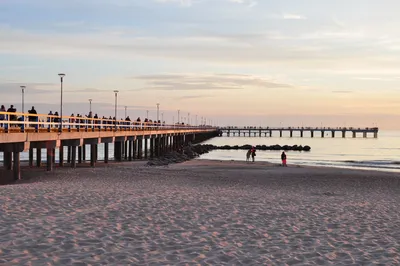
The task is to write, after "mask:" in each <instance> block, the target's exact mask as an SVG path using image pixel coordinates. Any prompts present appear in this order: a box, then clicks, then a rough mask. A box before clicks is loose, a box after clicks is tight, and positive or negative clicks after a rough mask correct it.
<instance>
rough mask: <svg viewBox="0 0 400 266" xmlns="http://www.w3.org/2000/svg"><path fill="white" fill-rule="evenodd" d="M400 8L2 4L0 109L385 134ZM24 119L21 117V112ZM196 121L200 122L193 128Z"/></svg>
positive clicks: (398, 52) (362, 3)
mask: <svg viewBox="0 0 400 266" xmlns="http://www.w3.org/2000/svg"><path fill="white" fill-rule="evenodd" d="M398 10H400V1H395V0H386V1H372V0H347V1H342V0H339V1H338V0H335V1H323V0H309V1H306V0H304V1H302V0H291V1H289V0H286V1H285V0H284V1H282V0H280V1H272V0H269V1H267V0H264V1H261V0H258V1H257V0H197V1H194V0H193V1H184V0H182V1H178V0H176V1H173V0H169V1H168V0H155V1H152V0H146V1H145V0H136V1H135V0H114V1H111V0H110V1H106V0H80V1H78V0H69V1H50V0H46V1H44V0H36V1H31V0H12V1H11V0H10V1H7V0H0V93H1V103H2V104H3V103H4V104H7V105H9V104H10V103H15V104H16V105H17V107H20V101H21V100H20V89H19V86H20V85H26V86H27V90H26V91H27V92H26V105H25V106H27V105H29V106H30V105H32V104H33V105H35V106H37V109H38V110H39V112H43V113H47V112H48V111H49V109H52V110H53V111H55V110H59V79H58V76H57V73H59V72H65V73H66V75H67V76H66V77H65V94H64V96H65V97H64V99H65V103H64V110H66V111H65V112H67V113H71V112H74V113H77V112H78V113H86V112H87V111H88V99H89V98H93V109H94V110H95V111H97V112H98V113H99V114H100V115H103V114H104V115H107V116H108V115H111V114H112V110H113V103H114V98H113V97H114V95H113V93H112V91H113V90H114V89H119V90H120V94H119V106H120V111H119V113H120V114H121V115H122V114H123V111H122V110H123V106H125V105H127V106H129V114H130V116H131V117H134V118H136V117H138V116H141V117H144V116H145V113H146V110H149V111H150V116H152V118H155V117H154V116H155V106H156V105H155V104H156V103H157V102H160V104H161V109H162V110H163V111H164V112H165V120H167V122H172V117H173V116H175V120H176V117H177V114H176V113H177V112H176V110H178V109H180V110H182V113H186V114H187V112H190V113H191V114H192V117H194V114H198V117H201V116H205V117H208V118H212V119H214V121H219V122H220V123H221V124H228V123H230V124H233V123H234V124H242V125H243V124H253V125H271V126H272V125H278V124H281V123H282V124H286V125H293V126H296V125H302V124H306V125H320V123H321V122H323V123H324V124H326V125H338V126H341V125H343V124H344V123H346V124H347V125H349V124H351V125H355V126H363V125H365V126H371V125H375V124H378V125H381V126H383V127H387V128H389V127H393V126H392V124H393V123H392V122H391V120H389V118H390V119H393V116H394V117H397V113H398V110H399V108H400V100H399V99H400V93H399V84H400V33H399V31H398V28H399V26H400V18H399V16H398ZM19 110H20V108H19ZM199 120H200V118H199Z"/></svg>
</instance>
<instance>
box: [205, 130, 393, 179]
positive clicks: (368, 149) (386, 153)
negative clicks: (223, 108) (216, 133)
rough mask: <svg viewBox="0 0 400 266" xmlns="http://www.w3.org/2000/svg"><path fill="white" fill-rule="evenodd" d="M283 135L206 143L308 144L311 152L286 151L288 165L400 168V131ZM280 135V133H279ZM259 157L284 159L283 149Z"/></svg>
mask: <svg viewBox="0 0 400 266" xmlns="http://www.w3.org/2000/svg"><path fill="white" fill-rule="evenodd" d="M288 134H289V133H287V135H285V134H284V135H283V137H282V138H280V137H279V135H278V136H273V137H264V136H262V137H226V136H225V135H224V136H223V137H219V138H213V139H210V140H208V141H206V142H204V143H205V144H213V145H217V146H223V145H244V144H250V145H254V146H255V145H275V144H279V145H295V144H297V145H303V146H304V145H309V146H310V147H311V151H310V152H299V151H287V152H286V154H287V161H288V165H290V164H292V165H310V166H327V167H338V168H357V169H366V170H380V171H395V172H400V131H380V132H379V135H378V138H377V139H375V138H373V135H372V134H368V138H363V137H362V134H361V133H359V134H357V138H352V137H351V136H350V135H351V134H350V133H349V134H348V136H347V138H342V137H341V134H338V133H336V137H335V138H332V137H331V135H330V133H329V134H327V135H326V136H325V137H324V138H321V137H320V136H319V134H318V133H317V134H316V136H315V137H314V138H311V137H310V136H305V137H304V138H301V137H300V136H294V137H293V138H290V137H289V136H288ZM276 135H277V134H276ZM256 154H257V155H256V160H257V161H267V162H271V163H281V161H280V155H281V151H257V153H256ZM245 157H246V151H245V150H216V151H212V152H210V153H208V154H204V155H202V156H201V157H200V158H201V159H213V160H245V159H246V158H245Z"/></svg>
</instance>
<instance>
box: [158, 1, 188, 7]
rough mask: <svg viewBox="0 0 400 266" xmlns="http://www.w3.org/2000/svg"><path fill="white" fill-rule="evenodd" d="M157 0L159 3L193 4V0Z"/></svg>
mask: <svg viewBox="0 0 400 266" xmlns="http://www.w3.org/2000/svg"><path fill="white" fill-rule="evenodd" d="M155 2H158V3H178V4H179V5H181V6H186V7H189V6H192V4H193V1H192V0H155Z"/></svg>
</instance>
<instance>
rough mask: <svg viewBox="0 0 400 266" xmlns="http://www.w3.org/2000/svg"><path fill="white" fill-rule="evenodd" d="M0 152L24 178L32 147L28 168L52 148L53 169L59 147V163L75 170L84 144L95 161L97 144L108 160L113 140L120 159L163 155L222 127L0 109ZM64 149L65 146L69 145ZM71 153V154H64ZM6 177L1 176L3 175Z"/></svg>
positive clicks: (8, 165)
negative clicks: (23, 158) (23, 164)
mask: <svg viewBox="0 0 400 266" xmlns="http://www.w3.org/2000/svg"><path fill="white" fill-rule="evenodd" d="M0 118H3V119H4V120H1V119H0V152H3V165H4V169H3V170H6V171H12V172H13V178H14V179H21V170H20V153H21V152H23V151H29V166H30V167H34V160H33V158H34V156H33V155H34V150H35V151H36V163H35V166H36V167H40V166H42V162H41V157H42V156H41V152H42V149H45V150H46V152H47V160H46V163H45V165H46V168H47V170H48V171H51V170H53V167H54V165H55V162H56V160H55V149H59V152H58V154H59V160H58V165H59V166H64V165H65V164H68V165H69V166H71V167H73V168H75V167H76V163H82V162H84V161H85V159H86V155H85V150H86V148H84V149H82V147H85V145H90V165H91V166H93V167H94V166H95V164H96V162H97V154H98V149H97V148H98V144H100V143H103V144H104V162H105V163H108V161H109V158H108V156H109V155H108V153H109V144H110V143H112V144H114V158H115V160H116V161H122V160H123V159H125V160H130V161H131V160H134V159H145V158H152V157H158V156H161V155H163V154H164V153H166V152H168V151H172V150H179V149H180V148H181V147H182V145H186V144H188V143H189V142H198V141H202V140H206V139H209V138H212V137H215V136H217V135H218V130H217V128H214V127H211V126H207V125H202V126H190V125H182V124H176V125H166V124H159V123H155V122H146V123H145V122H135V121H134V122H131V121H124V120H109V119H95V118H86V117H62V119H61V118H60V117H59V116H58V117H57V116H53V115H43V114H38V115H33V114H25V113H7V112H0ZM64 148H65V149H64ZM64 150H66V151H67V156H66V157H67V158H65V156H64ZM0 177H1V176H0Z"/></svg>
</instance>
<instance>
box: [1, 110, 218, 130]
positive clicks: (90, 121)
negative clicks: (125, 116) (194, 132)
mask: <svg viewBox="0 0 400 266" xmlns="http://www.w3.org/2000/svg"><path fill="white" fill-rule="evenodd" d="M202 128H204V129H208V128H212V126H209V125H199V126H193V125H184V124H174V125H169V124H165V123H157V122H138V121H125V120H122V119H121V120H116V119H103V118H90V117H73V116H63V117H60V116H56V115H45V114H26V113H17V112H12V113H11V112H0V133H21V132H30V133H41V132H80V131H86V132H96V131H134V130H141V131H143V130H169V129H202Z"/></svg>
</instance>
